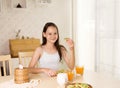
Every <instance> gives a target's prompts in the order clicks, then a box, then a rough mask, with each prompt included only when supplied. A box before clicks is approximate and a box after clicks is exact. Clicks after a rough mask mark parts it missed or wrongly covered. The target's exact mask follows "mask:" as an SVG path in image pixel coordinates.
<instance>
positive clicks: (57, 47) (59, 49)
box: [42, 22, 66, 61]
mask: <svg viewBox="0 0 120 88" xmlns="http://www.w3.org/2000/svg"><path fill="white" fill-rule="evenodd" d="M50 26H53V27H55V28H56V29H57V33H58V39H57V40H56V42H55V43H54V45H55V47H56V49H57V50H58V54H59V56H60V61H61V60H62V51H61V48H62V47H63V48H64V49H65V50H66V48H65V47H64V46H63V45H60V44H59V31H58V27H57V26H56V24H54V23H52V22H48V23H46V24H45V26H44V27H43V32H42V33H46V31H47V29H48V27H50ZM46 43H47V39H46V38H45V37H44V36H43V35H42V45H45V44H46Z"/></svg>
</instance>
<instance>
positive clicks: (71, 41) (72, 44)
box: [65, 38, 74, 49]
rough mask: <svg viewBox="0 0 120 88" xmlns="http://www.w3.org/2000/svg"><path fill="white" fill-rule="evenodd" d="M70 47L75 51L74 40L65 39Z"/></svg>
mask: <svg viewBox="0 0 120 88" xmlns="http://www.w3.org/2000/svg"><path fill="white" fill-rule="evenodd" d="M65 40H66V42H67V44H68V46H69V47H70V49H73V48H74V43H73V40H72V39H70V38H65Z"/></svg>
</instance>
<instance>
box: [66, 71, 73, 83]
mask: <svg viewBox="0 0 120 88" xmlns="http://www.w3.org/2000/svg"><path fill="white" fill-rule="evenodd" d="M67 75H68V81H72V80H73V78H74V73H73V72H72V71H68V72H67Z"/></svg>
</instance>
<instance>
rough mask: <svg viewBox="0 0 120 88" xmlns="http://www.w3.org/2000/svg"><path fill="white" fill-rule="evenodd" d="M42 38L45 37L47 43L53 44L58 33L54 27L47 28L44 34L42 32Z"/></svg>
mask: <svg viewBox="0 0 120 88" xmlns="http://www.w3.org/2000/svg"><path fill="white" fill-rule="evenodd" d="M43 36H44V37H46V39H47V42H50V43H55V42H56V40H57V39H58V32H57V29H56V27H53V26H50V27H48V29H47V31H46V32H43Z"/></svg>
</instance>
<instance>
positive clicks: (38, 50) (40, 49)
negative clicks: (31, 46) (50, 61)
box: [35, 46, 43, 53]
mask: <svg viewBox="0 0 120 88" xmlns="http://www.w3.org/2000/svg"><path fill="white" fill-rule="evenodd" d="M35 51H36V52H39V53H42V51H43V48H42V46H39V47H37V48H36V50H35Z"/></svg>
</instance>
